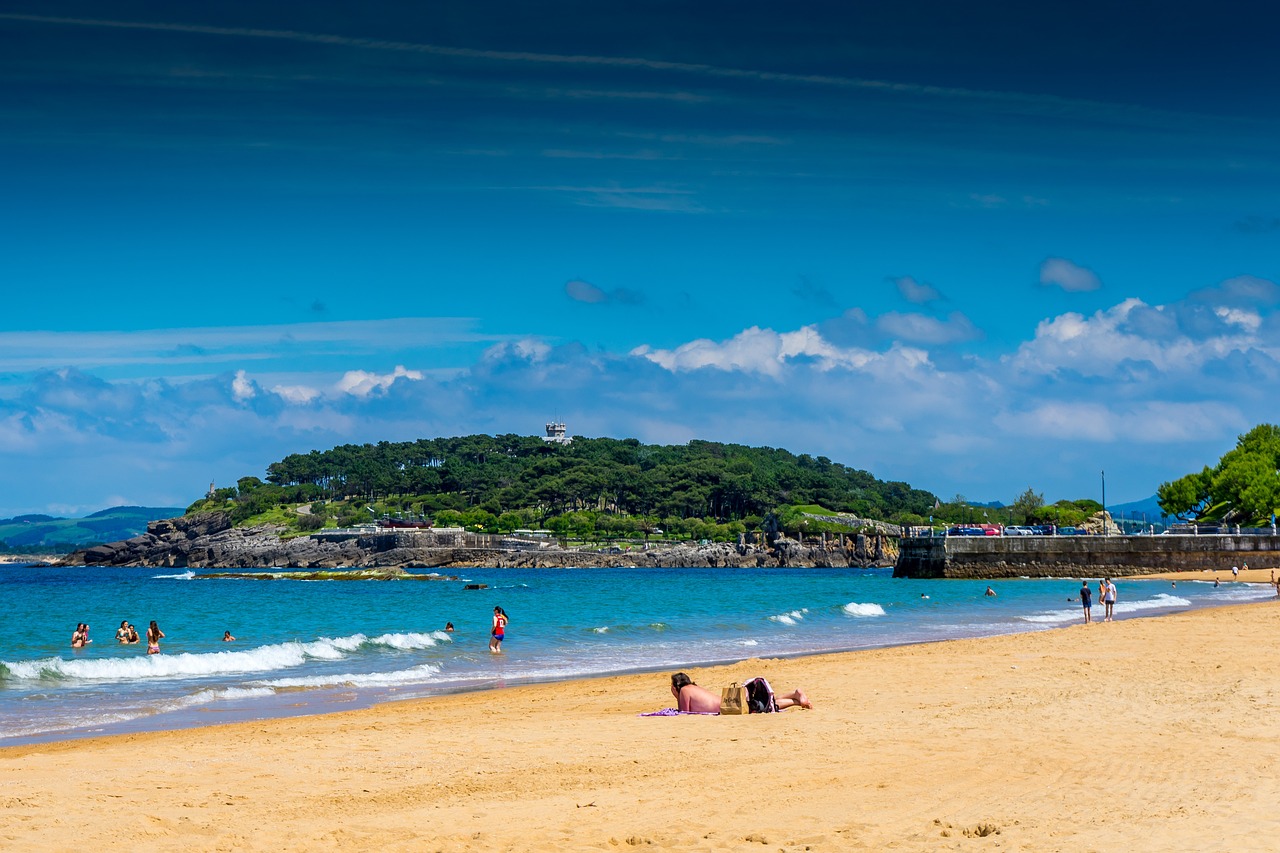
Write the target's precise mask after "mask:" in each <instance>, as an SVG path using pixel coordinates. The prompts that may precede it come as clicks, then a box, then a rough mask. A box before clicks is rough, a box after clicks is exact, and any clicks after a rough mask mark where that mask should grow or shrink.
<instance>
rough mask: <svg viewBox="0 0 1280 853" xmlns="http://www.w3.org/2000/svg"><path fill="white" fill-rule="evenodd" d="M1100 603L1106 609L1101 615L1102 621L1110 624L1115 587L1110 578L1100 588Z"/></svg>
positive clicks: (1114, 604)
mask: <svg viewBox="0 0 1280 853" xmlns="http://www.w3.org/2000/svg"><path fill="white" fill-rule="evenodd" d="M1102 603H1103V605H1105V607H1106V612H1105V613H1104V614H1103V617H1102V621H1103V622H1110V621H1111V613H1112V611H1113V610H1114V609H1115V606H1116V585H1115V583H1114V582H1113V581H1112V580H1111V578H1107V579H1106V583H1105V584H1104V585H1103V587H1102Z"/></svg>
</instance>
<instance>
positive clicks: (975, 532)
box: [947, 527, 987, 536]
mask: <svg viewBox="0 0 1280 853" xmlns="http://www.w3.org/2000/svg"><path fill="white" fill-rule="evenodd" d="M947 535H948V536H986V535H987V531H985V530H983V529H982V528H981V527H951V528H948V529H947Z"/></svg>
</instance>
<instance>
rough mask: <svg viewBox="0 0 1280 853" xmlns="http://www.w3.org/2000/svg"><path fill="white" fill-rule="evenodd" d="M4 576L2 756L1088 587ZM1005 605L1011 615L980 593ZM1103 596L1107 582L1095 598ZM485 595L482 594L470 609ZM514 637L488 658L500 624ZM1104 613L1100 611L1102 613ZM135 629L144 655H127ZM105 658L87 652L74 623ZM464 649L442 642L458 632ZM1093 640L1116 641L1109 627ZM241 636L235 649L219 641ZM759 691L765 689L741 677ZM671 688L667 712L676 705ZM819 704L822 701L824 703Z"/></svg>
mask: <svg viewBox="0 0 1280 853" xmlns="http://www.w3.org/2000/svg"><path fill="white" fill-rule="evenodd" d="M248 574H249V575H250V576H249V577H240V578H220V579H210V578H202V577H200V576H199V575H198V573H196V572H192V571H181V570H174V569H170V570H157V569H137V568H128V569H120V568H100V567H92V568H84V567H80V568H48V567H40V566H23V565H0V600H3V601H4V603H5V607H6V609H7V611H8V613H9V617H8V619H9V621H8V625H9V628H8V630H7V631H5V632H4V633H3V634H0V746H9V745H17V744H29V743H40V742H49V741H58V740H69V739H73V738H80V737H88V736H96V735H103V734H114V733H124V732H137V731H153V730H163V729H177V728H188V727H195V726H206V725H211V724H216V723H222V722H231V721H243V720H257V719H263V718H271V717H285V716H292V715H305V714H316V713H324V712H329V711H336V710H346V709H351V708H359V707H367V706H370V705H373V704H376V703H379V702H383V701H388V700H394V699H409V698H416V697H427V696H435V695H440V694H445V693H455V692H464V691H479V690H490V689H493V688H499V687H504V686H509V685H516V684H528V683H534V682H549V681H568V680H573V679H580V678H588V677H593V676H601V675H609V674H618V673H634V672H654V673H659V672H661V673H664V674H665V673H668V672H671V671H675V670H677V669H681V668H692V667H698V666H703V665H708V664H723V663H731V662H736V661H742V660H746V659H749V658H773V657H795V656H801V655H812V654H820V653H824V652H837V651H848V650H855V649H866V648H872V647H882V646H894V645H905V644H911V643H927V642H935V641H939V640H947V639H952V638H960V637H981V636H990V635H995V634H1014V633H1020V632H1026V631H1041V630H1047V629H1052V628H1060V627H1063V626H1066V625H1070V624H1072V623H1078V622H1080V621H1082V620H1081V613H1080V605H1079V604H1078V603H1076V602H1073V601H1070V599H1072V598H1073V597H1074V596H1075V595H1076V594H1077V591H1078V589H1079V586H1080V580H1079V579H1070V578H1063V579H1009V580H1001V581H994V582H990V583H989V582H987V581H965V580H906V579H896V578H893V577H892V573H891V571H890V570H888V569H872V570H863V569H700V568H674V569H651V568H646V569H638V568H608V569H484V568H478V569H466V570H463V571H462V572H461V573H460V574H458V575H456V576H440V575H432V574H431V573H428V572H425V571H423V572H421V573H420V574H423V575H429V579H425V580H299V579H293V578H282V577H278V576H277V574H276V573H273V572H272V571H270V570H267V569H263V570H261V571H257V572H250V573H248ZM1223 577H1224V580H1223V582H1222V584H1221V585H1220V586H1217V587H1215V586H1214V585H1213V584H1212V583H1205V582H1193V581H1182V582H1180V583H1177V584H1176V586H1175V585H1174V584H1172V583H1171V582H1170V581H1168V580H1138V579H1131V578H1123V579H1120V580H1119V581H1118V582H1117V586H1118V588H1119V602H1118V604H1117V605H1116V608H1115V610H1116V618H1117V619H1134V618H1146V617H1159V616H1161V615H1165V614H1169V613H1176V612H1181V611H1185V610H1191V609H1196V608H1203V607H1216V606H1221V605H1227V604H1239V603H1247V602H1254V601H1262V600H1266V599H1270V598H1272V597H1273V596H1274V594H1275V593H1274V591H1273V590H1272V589H1271V588H1270V587H1268V586H1266V585H1258V584H1254V585H1249V584H1243V583H1233V582H1229V581H1227V580H1225V578H1227V577H1229V575H1228V574H1227V573H1223ZM988 585H990V586H991V587H992V588H993V589H994V590H995V592H996V593H997V594H996V595H995V596H988V595H986V594H985V591H986V589H987V587H988ZM1091 585H1092V586H1093V587H1094V588H1095V589H1096V583H1094V584H1091ZM468 586H473V587H474V586H480V587H482V588H480V589H468V588H467V587H468ZM495 605H498V606H501V607H502V608H503V609H504V610H505V611H506V612H507V614H508V616H509V618H510V624H509V626H508V629H507V636H506V640H505V641H504V643H503V645H502V652H501V654H491V653H490V651H489V648H488V643H489V628H490V622H491V617H492V613H493V608H494V606H495ZM1101 612H1102V608H1101V605H1098V604H1097V603H1096V602H1095V606H1094V614H1095V616H1096V617H1098V618H1101ZM122 620H127V621H129V622H132V623H133V624H134V625H135V626H136V627H137V629H138V631H139V633H143V634H145V631H146V627H147V625H148V624H149V623H150V622H151V620H155V621H156V622H157V624H158V625H159V627H160V629H161V630H162V631H164V633H165V639H164V640H163V642H162V644H161V653H160V654H158V655H147V654H146V643H145V639H144V641H143V642H142V643H140V644H138V645H131V646H130V645H120V644H119V643H117V642H116V641H115V639H114V635H115V631H116V629H117V628H118V627H119V625H120V623H121V621H122ZM79 622H86V623H88V624H89V626H90V631H89V637H90V639H91V640H92V641H93V642H92V643H91V644H90V645H89V646H87V647H86V648H83V649H74V650H73V649H72V648H71V647H70V643H71V634H72V632H73V631H74V630H75V627H76V625H77V623H79ZM449 622H452V623H453V625H454V628H455V630H454V631H453V632H451V633H446V632H445V631H444V630H443V629H444V627H445V625H446V623H449ZM1098 630H1105V628H1099V629H1098ZM226 631H230V632H231V633H232V634H233V635H234V636H235V638H236V639H235V641H234V642H224V641H223V640H222V637H223V634H224V632H226ZM744 675H748V676H749V675H750V673H744ZM668 683H669V682H668V681H667V679H666V677H665V675H663V676H662V677H655V678H654V690H653V706H654V707H653V708H652V709H641V710H656V709H659V708H662V707H665V706H667V705H669V704H670V698H671V697H670V693H669V692H668V689H667V687H668ZM813 692H814V693H815V694H817V695H819V696H820V695H821V694H820V691H817V690H814V691H813Z"/></svg>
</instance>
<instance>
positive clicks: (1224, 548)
mask: <svg viewBox="0 0 1280 853" xmlns="http://www.w3.org/2000/svg"><path fill="white" fill-rule="evenodd" d="M1246 563H1248V564H1249V565H1250V567H1251V568H1255V569H1258V568H1271V567H1280V536H1277V535H1230V534H1214V535H1206V536H1192V535H1173V536H947V537H922V538H908V539H903V540H902V545H901V549H900V551H899V553H898V560H897V562H896V563H895V564H894V569H893V576H894V577H905V578H1010V577H1080V576H1081V575H1088V576H1091V577H1092V576H1097V575H1111V576H1116V577H1122V576H1126V575H1144V574H1155V573H1157V572H1175V571H1197V570H1201V569H1225V570H1230V568H1231V567H1232V566H1233V565H1234V566H1241V565H1244V564H1246Z"/></svg>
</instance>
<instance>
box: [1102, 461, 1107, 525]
mask: <svg viewBox="0 0 1280 853" xmlns="http://www.w3.org/2000/svg"><path fill="white" fill-rule="evenodd" d="M1102 535H1103V536H1106V535H1107V472H1106V471H1105V470H1104V471H1103V472H1102Z"/></svg>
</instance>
